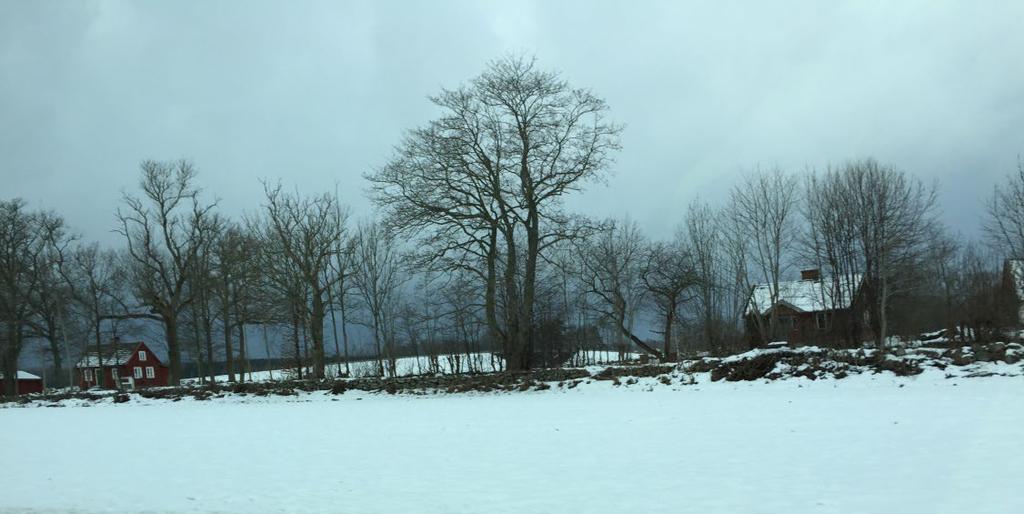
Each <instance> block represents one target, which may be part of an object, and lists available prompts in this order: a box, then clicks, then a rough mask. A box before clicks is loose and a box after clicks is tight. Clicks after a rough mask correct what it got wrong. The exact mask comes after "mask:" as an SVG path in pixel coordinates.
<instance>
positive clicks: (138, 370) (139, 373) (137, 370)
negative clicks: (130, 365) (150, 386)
mask: <svg viewBox="0 0 1024 514" xmlns="http://www.w3.org/2000/svg"><path fill="white" fill-rule="evenodd" d="M134 371H135V378H142V368H140V367H138V366H135V369H134Z"/></svg>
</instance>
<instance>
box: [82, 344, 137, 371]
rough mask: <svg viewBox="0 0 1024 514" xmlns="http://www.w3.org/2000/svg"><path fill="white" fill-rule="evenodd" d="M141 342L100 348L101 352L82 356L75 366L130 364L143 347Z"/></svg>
mask: <svg viewBox="0 0 1024 514" xmlns="http://www.w3.org/2000/svg"><path fill="white" fill-rule="evenodd" d="M141 344H142V342H141V341H137V342H134V343H116V344H108V345H103V346H101V347H100V352H97V351H96V350H90V351H87V352H85V354H84V355H82V358H80V359H78V364H75V367H76V368H98V367H100V364H102V365H104V366H121V365H124V364H127V363H128V359H131V358H132V354H133V353H135V350H136V349H137V348H138V347H139V345H141Z"/></svg>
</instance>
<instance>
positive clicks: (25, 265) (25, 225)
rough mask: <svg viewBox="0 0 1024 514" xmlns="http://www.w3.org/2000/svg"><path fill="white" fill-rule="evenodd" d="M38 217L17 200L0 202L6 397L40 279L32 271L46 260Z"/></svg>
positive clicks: (1, 353)
mask: <svg viewBox="0 0 1024 514" xmlns="http://www.w3.org/2000/svg"><path fill="white" fill-rule="evenodd" d="M42 217H43V216H42V214H41V213H37V212H29V211H28V210H27V209H26V207H25V202H24V201H23V200H21V199H14V200H6V201H0V330H2V333H0V371H2V372H3V381H4V392H5V394H7V395H8V396H14V395H16V394H17V375H18V358H19V356H20V355H21V351H22V349H23V347H24V345H25V339H26V332H27V331H28V329H29V323H30V320H31V318H32V315H33V314H34V313H33V309H32V307H33V300H32V298H33V296H34V295H35V294H37V292H38V286H39V280H40V279H41V275H40V274H39V273H36V272H35V270H36V266H38V265H40V264H44V263H43V261H44V260H45V259H46V249H47V245H46V240H45V231H44V230H43V229H42V226H43V224H42V223H41V221H42Z"/></svg>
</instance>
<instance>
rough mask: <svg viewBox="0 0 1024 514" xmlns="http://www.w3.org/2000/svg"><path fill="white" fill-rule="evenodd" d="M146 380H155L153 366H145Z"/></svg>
mask: <svg viewBox="0 0 1024 514" xmlns="http://www.w3.org/2000/svg"><path fill="white" fill-rule="evenodd" d="M146 378H156V372H154V371H153V366H146Z"/></svg>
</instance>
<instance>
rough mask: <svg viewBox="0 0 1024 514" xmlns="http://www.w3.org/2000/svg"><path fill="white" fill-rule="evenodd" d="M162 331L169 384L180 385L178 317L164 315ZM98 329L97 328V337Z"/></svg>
mask: <svg viewBox="0 0 1024 514" xmlns="http://www.w3.org/2000/svg"><path fill="white" fill-rule="evenodd" d="M164 332H165V335H166V337H167V361H168V365H169V366H168V367H169V368H170V375H171V376H170V385H175V386H176V385H181V347H180V346H179V345H178V319H177V317H175V316H167V315H164ZM98 337H99V330H98V329H97V338H98ZM97 346H99V342H97Z"/></svg>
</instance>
